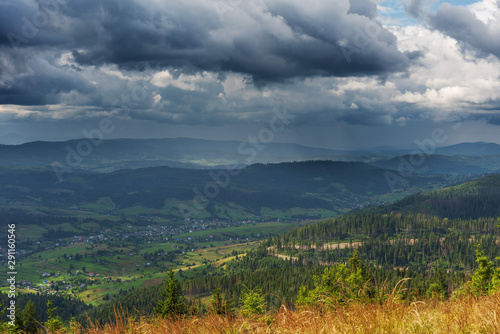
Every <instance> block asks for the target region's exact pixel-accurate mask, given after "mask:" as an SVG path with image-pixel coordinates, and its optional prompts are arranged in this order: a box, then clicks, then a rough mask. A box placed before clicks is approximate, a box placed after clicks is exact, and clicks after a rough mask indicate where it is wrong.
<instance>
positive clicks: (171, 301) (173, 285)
mask: <svg viewBox="0 0 500 334" xmlns="http://www.w3.org/2000/svg"><path fill="white" fill-rule="evenodd" d="M183 292H184V290H182V288H181V284H180V283H179V282H178V281H177V280H176V279H175V274H174V272H173V270H172V268H170V270H169V272H168V280H166V281H165V290H164V291H163V292H162V296H163V299H161V300H160V301H159V302H158V304H157V305H156V309H155V312H156V314H158V315H159V316H161V317H163V318H167V317H172V316H176V315H177V316H183V315H185V314H186V312H187V309H186V301H185V298H184V297H183V295H182V293H183Z"/></svg>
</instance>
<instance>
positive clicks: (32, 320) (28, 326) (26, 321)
mask: <svg viewBox="0 0 500 334" xmlns="http://www.w3.org/2000/svg"><path fill="white" fill-rule="evenodd" d="M22 326H23V330H24V331H25V332H26V333H30V334H31V333H36V332H37V331H38V315H37V314H36V309H35V304H34V303H33V302H32V301H31V300H30V301H28V303H27V304H26V306H25V307H24V310H23V313H22Z"/></svg>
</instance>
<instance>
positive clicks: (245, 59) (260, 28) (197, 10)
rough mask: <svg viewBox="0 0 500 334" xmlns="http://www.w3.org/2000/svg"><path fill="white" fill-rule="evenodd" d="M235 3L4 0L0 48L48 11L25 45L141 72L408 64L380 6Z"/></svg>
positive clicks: (255, 73) (318, 72) (376, 70)
mask: <svg viewBox="0 0 500 334" xmlns="http://www.w3.org/2000/svg"><path fill="white" fill-rule="evenodd" d="M54 1H55V0H54ZM235 3H236V5H233V2H231V1H228V2H227V3H226V2H224V1H191V2H179V1H164V2H162V3H158V2H155V3H153V2H148V1H144V2H141V3H140V4H139V3H137V2H134V1H131V0H122V1H117V0H102V1H97V0H94V1H92V0H91V1H85V2H81V1H70V2H68V3H66V4H65V3H63V2H62V1H61V5H59V6H57V7H55V6H53V7H51V8H50V10H49V9H48V8H45V7H44V6H43V5H41V4H39V5H38V6H28V5H23V2H20V3H18V4H16V3H14V4H12V3H6V2H1V6H2V7H4V8H6V10H5V11H4V10H2V11H1V13H2V14H0V15H1V17H0V22H2V23H0V29H1V34H0V35H1V36H2V40H1V41H0V43H3V44H4V45H5V44H7V45H8V44H10V42H11V41H9V40H8V39H6V38H5V36H6V35H7V34H8V33H11V32H14V33H16V34H17V35H19V36H23V25H25V24H26V23H25V20H24V19H23V18H27V19H28V20H29V21H31V22H33V18H34V15H35V14H36V13H37V12H41V13H47V15H46V16H47V17H49V18H50V19H49V20H48V21H47V22H45V23H44V24H43V27H40V29H39V32H38V33H37V34H36V36H33V37H32V38H28V42H27V43H22V44H21V46H24V45H31V46H40V47H42V46H44V47H46V48H47V47H52V48H59V49H67V50H71V51H72V53H73V56H74V57H75V60H76V61H77V62H78V63H79V64H81V65H97V66H99V65H102V64H117V65H119V66H120V67H121V68H126V69H136V68H137V66H142V65H143V64H144V63H145V62H149V63H151V64H155V65H159V66H162V67H168V68H183V69H185V70H191V71H199V70H207V71H222V72H224V71H227V72H238V73H243V74H248V75H250V76H251V77H252V78H253V79H254V81H255V82H257V83H262V82H272V81H286V80H287V79H291V78H305V77H310V76H349V75H361V76H362V75H372V74H384V73H386V72H394V71H405V70H406V69H407V67H408V65H409V60H408V58H407V57H406V56H405V55H404V54H402V53H401V52H400V51H399V50H398V48H397V46H396V38H395V36H394V35H392V34H391V33H390V32H389V31H387V30H386V29H385V28H384V27H382V26H381V25H380V24H379V23H376V22H375V21H374V20H373V19H374V18H375V17H376V15H377V12H376V5H375V3H374V2H373V1H370V0H351V1H350V2H349V1H348V0H343V1H334V2H327V1H314V2H311V3H309V2H299V1H283V2H281V1H262V2H240V1H236V2H235ZM34 4H36V3H34ZM216 4H217V6H216ZM221 8H222V10H221ZM311 8H313V10H311ZM49 14H50V15H49Z"/></svg>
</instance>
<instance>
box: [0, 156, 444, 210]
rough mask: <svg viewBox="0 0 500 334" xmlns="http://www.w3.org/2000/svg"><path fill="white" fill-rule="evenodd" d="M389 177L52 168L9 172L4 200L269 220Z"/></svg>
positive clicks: (346, 206) (263, 168)
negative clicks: (59, 172) (104, 202)
mask: <svg viewBox="0 0 500 334" xmlns="http://www.w3.org/2000/svg"><path fill="white" fill-rule="evenodd" d="M387 172H388V171H387V170H384V169H380V168H377V167H373V166H370V165H367V164H364V163H359V162H332V161H309V162H296V163H281V164H268V165H263V164H255V165H251V166H249V167H246V168H244V169H239V170H227V169H223V170H195V169H180V168H170V167H154V168H153V167H151V168H143V169H134V170H120V171H116V172H112V173H107V174H84V173H80V174H69V173H68V174H64V178H63V181H62V182H58V181H57V177H56V176H55V174H54V173H53V172H51V171H50V170H47V169H35V170H31V169H27V168H25V169H20V168H16V169H12V168H2V169H1V170H0V184H1V185H2V187H0V200H1V203H3V204H6V205H43V206H48V207H59V208H67V207H71V206H77V207H79V206H81V205H85V204H88V203H96V202H98V201H100V200H101V199H103V198H108V201H111V202H112V203H113V205H112V206H113V210H115V211H119V210H122V212H124V213H126V212H129V211H127V209H128V208H134V207H136V208H137V207H139V209H138V210H139V212H150V213H151V212H155V213H157V214H161V215H165V216H174V217H181V216H183V215H185V212H182V209H181V204H182V205H183V206H182V207H184V208H186V207H188V209H189V208H191V209H193V208H195V209H196V210H194V211H196V213H195V215H197V216H200V215H201V216H204V217H221V218H222V217H225V218H231V217H232V218H235V215H238V212H239V214H240V215H248V214H251V215H262V214H264V211H265V210H264V209H266V208H267V209H268V211H269V210H271V214H277V213H276V212H275V211H276V210H278V211H287V210H291V209H293V208H297V210H295V212H296V213H295V215H300V216H301V217H307V216H311V217H321V216H323V215H326V216H332V215H335V214H339V213H342V212H345V211H347V210H350V209H352V208H355V207H356V206H358V205H361V204H364V203H366V202H367V201H369V200H370V198H371V197H373V196H378V195H382V194H387V193H391V189H390V187H389V185H388V183H387V180H386V173H387ZM405 180H406V182H407V183H406V184H404V185H402V188H404V189H406V190H412V191H416V189H424V188H427V189H431V188H434V187H436V186H438V185H445V184H446V183H447V182H448V181H447V180H446V179H445V178H443V177H424V176H412V177H408V178H406V179H405ZM298 208H302V209H304V210H298ZM103 210H104V209H103ZM106 210H108V211H109V208H108V209H106ZM308 210H309V211H311V210H312V211H311V212H308ZM103 212H104V211H103ZM272 212H274V213H272ZM321 212H322V213H321ZM274 217H279V215H278V216H274Z"/></svg>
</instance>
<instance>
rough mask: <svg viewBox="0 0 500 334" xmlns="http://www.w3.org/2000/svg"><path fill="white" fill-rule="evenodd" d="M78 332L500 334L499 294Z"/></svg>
mask: <svg viewBox="0 0 500 334" xmlns="http://www.w3.org/2000/svg"><path fill="white" fill-rule="evenodd" d="M74 333H89V334H121V333H134V334H136V333H137V334H142V333H144V334H149V333H151V334H157V333H169V334H181V333H182V334H191V333H193V334H195V333H196V334H198V333H203V334H205V333H206V334H214V333H257V334H258V333H278V334H280V333H325V334H326V333H446V334H452V333H500V294H496V295H492V296H486V297H471V296H466V297H463V298H460V299H457V300H449V301H439V300H435V299H429V300H426V301H420V302H414V303H406V302H399V301H395V300H388V301H386V302H383V303H381V304H379V303H370V304H361V303H352V304H350V305H348V306H345V307H342V308H338V309H335V310H326V309H303V310H290V309H287V308H286V307H285V306H282V307H281V308H280V309H279V310H278V311H276V312H274V313H272V314H268V315H266V316H264V317H260V318H255V319H246V318H244V317H242V316H236V317H232V318H231V317H225V316H217V315H207V316H203V317H188V318H179V319H173V320H172V319H160V318H147V317H141V318H138V319H130V318H127V317H126V316H125V317H124V316H120V317H119V319H118V321H117V323H115V324H108V325H99V324H94V325H93V326H92V327H90V328H88V329H86V330H83V329H79V330H76V331H74Z"/></svg>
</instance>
